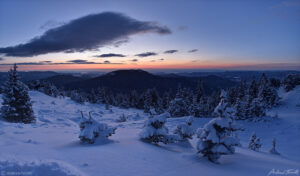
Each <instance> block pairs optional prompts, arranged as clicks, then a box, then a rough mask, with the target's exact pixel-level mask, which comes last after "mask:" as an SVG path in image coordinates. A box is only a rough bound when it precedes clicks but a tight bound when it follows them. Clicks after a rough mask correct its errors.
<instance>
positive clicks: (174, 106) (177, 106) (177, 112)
mask: <svg viewBox="0 0 300 176" xmlns="http://www.w3.org/2000/svg"><path fill="white" fill-rule="evenodd" d="M184 92H185V91H184V90H183V89H182V88H181V87H180V86H179V87H178V90H177V93H176V96H175V98H174V99H173V100H172V101H171V102H170V105H169V108H168V112H169V113H170V114H171V116H172V117H183V116H187V115H189V111H188V110H189V109H188V104H187V102H186V97H185V96H184V94H185V93H184Z"/></svg>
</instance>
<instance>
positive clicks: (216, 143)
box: [197, 91, 240, 163]
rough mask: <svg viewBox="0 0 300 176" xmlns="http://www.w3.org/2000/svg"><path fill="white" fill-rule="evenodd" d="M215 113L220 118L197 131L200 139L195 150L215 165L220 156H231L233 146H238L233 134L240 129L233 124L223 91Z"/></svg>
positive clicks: (233, 149) (230, 110) (230, 109)
mask: <svg viewBox="0 0 300 176" xmlns="http://www.w3.org/2000/svg"><path fill="white" fill-rule="evenodd" d="M215 112H216V113H217V114H218V115H219V116H220V117H218V118H215V119H213V120H211V121H209V122H208V123H207V124H206V125H205V126H204V127H203V128H202V129H201V130H198V131H197V133H198V137H199V138H200V139H199V141H198V143H197V150H198V153H202V155H203V156H204V157H207V158H208V159H209V160H210V161H212V162H215V163H217V162H218V159H219V158H220V157H221V155H228V154H233V153H234V152H235V148H234V146H238V145H240V144H239V141H238V139H236V138H235V137H234V135H233V132H234V131H238V130H240V128H239V127H237V126H236V125H235V124H234V123H233V118H232V117H231V115H232V108H230V107H229V106H228V102H227V95H226V92H225V91H222V93H221V101H220V103H219V105H218V106H217V107H216V109H215Z"/></svg>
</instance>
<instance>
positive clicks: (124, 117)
mask: <svg viewBox="0 0 300 176" xmlns="http://www.w3.org/2000/svg"><path fill="white" fill-rule="evenodd" d="M126 120H127V117H126V116H125V115H124V114H122V115H120V117H119V118H118V119H117V120H116V122H126Z"/></svg>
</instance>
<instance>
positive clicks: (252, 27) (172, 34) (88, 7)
mask: <svg viewBox="0 0 300 176" xmlns="http://www.w3.org/2000/svg"><path fill="white" fill-rule="evenodd" d="M104 12H112V13H108V15H106V16H107V18H102V16H103V15H102V14H103V13H104ZM91 14H94V15H98V14H100V15H99V16H97V17H96V16H95V18H94V17H91V18H90V19H91V20H90V21H89V23H88V22H86V23H85V22H84V20H89V19H88V18H84V17H85V16H87V15H91ZM120 14H121V15H124V16H126V18H127V17H128V18H130V19H134V20H136V21H137V23H135V24H136V25H134V27H132V28H134V29H132V28H131V27H130V30H129V27H128V28H126V29H125V27H124V25H128V24H129V23H127V22H124V25H121V23H120V25H119V26H118V25H117V24H118V23H117V22H116V24H115V25H112V26H111V27H110V28H108V31H107V30H106V31H104V32H102V33H101V34H97V32H98V31H99V29H101V25H108V26H109V25H110V22H112V23H113V22H114V20H115V19H119V16H118V15H120ZM98 17H99V18H98ZM76 19H80V21H78V23H76V24H77V26H78V25H79V24H80V25H81V26H80V29H78V31H82V33H79V34H78V33H74V35H72V36H71V35H70V38H68V39H65V38H64V37H62V36H64V35H62V33H63V31H65V29H68V30H67V31H73V29H75V28H76V25H75V24H74V25H69V26H67V25H68V24H69V23H70V22H71V21H72V20H73V21H74V20H76ZM122 20H123V18H122ZM124 20H125V21H126V20H127V21H128V19H124ZM129 21H130V20H129ZM150 21H151V22H156V23H151V24H153V26H154V27H153V26H152V25H150V26H149V24H150V23H147V22H150ZM140 22H141V23H143V24H142V25H141V24H140ZM125 23H126V24H125ZM122 24H123V23H122ZM130 24H131V23H130ZM93 25H95V27H93ZM61 26H62V27H64V28H63V29H64V30H62V32H60V33H59V34H57V33H55V34H53V35H50V37H49V35H47V37H45V40H42V41H37V42H36V43H33V42H31V41H33V40H34V39H37V38H43V37H41V36H45V35H46V33H47V31H49V30H51V29H56V28H59V27H61ZM82 28H84V29H82ZM122 28H124V29H122ZM163 30H165V31H163ZM52 31H53V30H52ZM116 31H117V32H116ZM85 32H86V33H90V34H88V37H91V38H88V39H83V37H85V36H86V35H85V34H84V33H85ZM106 32H109V34H106ZM113 32H116V35H117V36H118V37H120V38H107V40H105V42H104V39H103V40H102V39H101V38H102V37H103V36H109V37H113V36H115V35H114V34H113ZM81 34H82V35H81ZM93 35H95V36H93ZM53 36H57V38H60V39H55V42H53V43H54V44H57V46H53V45H54V44H53V43H51V45H50V44H46V45H45V47H46V48H43V49H42V50H41V47H40V46H37V48H39V49H36V48H35V47H36V45H38V44H40V43H42V44H44V43H45V41H49V38H51V39H52V37H53ZM77 36H78V37H80V38H78V37H77ZM81 36H82V37H81ZM73 37H74V40H73ZM66 38H67V37H66ZM94 38H97V39H99V41H95V42H96V43H94V44H91V45H90V47H88V48H87V47H83V46H78V45H79V44H78V45H76V46H73V45H72V46H71V45H69V43H68V47H65V45H64V47H63V49H58V50H56V51H54V50H55V49H57V48H59V46H61V45H62V43H63V44H66V42H65V41H63V40H69V41H75V42H76V43H80V42H81V41H86V42H87V41H90V40H93V39H94ZM56 40H59V41H58V42H56ZM107 41H108V42H107ZM97 42H98V43H97ZM28 43H29V45H30V46H29V45H28V47H27V45H26V44H28ZM88 43H89V44H90V42H88ZM20 44H25V45H26V47H23V46H22V47H19V46H18V45H20ZM82 45H85V43H84V42H83V43H82ZM48 46H51V47H53V48H55V49H53V50H49V51H48V48H47V47H48ZM95 46H96V47H95ZM66 48H67V49H66ZM96 48H98V50H96ZM70 50H71V51H70ZM74 50H75V51H74ZM168 50H174V51H169V52H166V51H168ZM192 50H193V52H192ZM189 51H191V52H189ZM147 52H150V53H154V54H149V55H147V56H145V57H143V56H144V55H139V54H141V53H142V54H145V53H147ZM24 53H26V54H24ZM28 53H30V54H28ZM32 53H33V54H32ZM103 54H104V55H105V54H119V55H123V56H124V57H119V56H112V57H95V56H100V55H103ZM106 56H107V55H106ZM0 58H1V61H0V69H6V67H7V64H10V63H14V62H17V63H20V65H24V69H27V70H31V69H32V70H39V69H42V70H43V69H46V70H51V69H55V68H58V67H59V68H60V69H64V68H65V69H81V68H84V69H88V68H91V69H98V68H99V69H101V68H103V69H104V68H154V69H155V68H160V69H162V68H165V69H168V68H184V69H188V68H193V69H195V68H199V69H200V68H201V69H298V70H299V69H300V0H197V1H196V0H195V1H194V0H186V1H183V0H151V1H150V0H135V1H134V0H130V1H129V0H107V1H105V0H104V1H102V0H95V1H92V0H87V1H83V0H69V1H68V0H49V1H41V0H39V1H38V0H1V1H0ZM45 61H46V62H45ZM30 63H32V65H30ZM37 63H38V64H37ZM40 63H41V64H40ZM53 63H56V64H53ZM58 63H62V64H58ZM65 63H72V64H65Z"/></svg>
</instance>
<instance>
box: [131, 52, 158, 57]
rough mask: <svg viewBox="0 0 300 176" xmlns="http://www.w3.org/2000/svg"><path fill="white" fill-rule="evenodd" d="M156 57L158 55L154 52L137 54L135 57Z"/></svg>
mask: <svg viewBox="0 0 300 176" xmlns="http://www.w3.org/2000/svg"><path fill="white" fill-rule="evenodd" d="M156 55H157V53H154V52H145V53H140V54H136V55H135V56H138V57H148V56H156Z"/></svg>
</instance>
